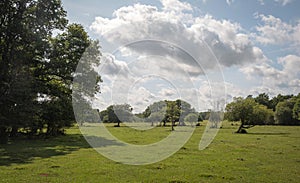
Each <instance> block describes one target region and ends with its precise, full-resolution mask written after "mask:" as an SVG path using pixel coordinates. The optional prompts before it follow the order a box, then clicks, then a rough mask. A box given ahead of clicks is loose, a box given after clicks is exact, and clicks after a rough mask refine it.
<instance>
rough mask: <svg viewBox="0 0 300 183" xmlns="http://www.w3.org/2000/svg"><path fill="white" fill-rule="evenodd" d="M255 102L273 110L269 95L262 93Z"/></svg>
mask: <svg viewBox="0 0 300 183" xmlns="http://www.w3.org/2000/svg"><path fill="white" fill-rule="evenodd" d="M254 100H255V102H257V103H259V104H261V105H264V106H266V107H267V108H269V109H270V108H272V106H271V104H270V100H269V95H268V94H266V93H261V94H259V95H258V96H257V97H255V99H254Z"/></svg>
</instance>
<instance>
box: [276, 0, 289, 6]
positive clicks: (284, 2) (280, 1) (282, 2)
mask: <svg viewBox="0 0 300 183" xmlns="http://www.w3.org/2000/svg"><path fill="white" fill-rule="evenodd" d="M275 1H276V2H278V3H280V4H281V5H282V6H285V5H287V4H289V3H291V2H293V0H275Z"/></svg>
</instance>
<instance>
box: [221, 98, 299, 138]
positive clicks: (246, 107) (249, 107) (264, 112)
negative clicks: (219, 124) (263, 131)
mask: <svg viewBox="0 0 300 183" xmlns="http://www.w3.org/2000/svg"><path fill="white" fill-rule="evenodd" d="M225 119H227V120H229V121H240V122H241V125H240V127H239V129H238V131H237V132H238V133H241V132H246V131H245V129H247V128H251V127H253V126H255V125H300V93H299V94H298V95H296V96H294V95H281V94H278V95H277V96H275V97H273V98H271V99H270V97H269V96H268V95H267V94H266V93H261V94H259V95H258V96H257V97H255V98H254V97H253V96H251V95H249V96H247V97H246V98H242V97H236V98H234V99H233V102H231V103H229V104H227V105H226V110H225Z"/></svg>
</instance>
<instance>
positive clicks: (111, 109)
mask: <svg viewBox="0 0 300 183" xmlns="http://www.w3.org/2000/svg"><path fill="white" fill-rule="evenodd" d="M133 117H134V116H133V114H132V107H131V106H130V105H129V104H118V105H110V106H108V107H107V108H106V110H103V111H101V112H100V118H101V120H102V122H107V123H117V125H116V127H120V123H121V122H130V121H132V120H133Z"/></svg>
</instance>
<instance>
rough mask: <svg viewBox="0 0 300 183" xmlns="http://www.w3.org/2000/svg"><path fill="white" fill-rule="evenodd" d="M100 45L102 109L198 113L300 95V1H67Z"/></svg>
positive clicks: (71, 12) (99, 102)
mask: <svg viewBox="0 0 300 183" xmlns="http://www.w3.org/2000/svg"><path fill="white" fill-rule="evenodd" d="M62 2H63V6H64V8H65V9H66V10H67V12H68V18H69V20H70V21H71V22H76V23H80V24H82V25H84V27H85V28H86V30H87V31H88V32H89V35H90V36H91V37H92V38H93V39H99V40H100V43H101V46H102V49H101V52H102V53H103V56H102V60H101V66H100V67H99V69H98V70H99V73H100V74H101V76H102V78H103V80H104V82H103V84H102V85H101V91H102V92H101V94H98V95H97V99H95V105H96V106H97V107H98V108H100V109H104V108H106V107H107V105H109V104H117V103H119V104H120V103H129V104H131V105H132V106H133V108H134V111H135V112H141V111H142V110H144V108H145V107H146V106H147V105H149V104H151V103H153V102H154V101H158V100H162V99H177V98H180V99H183V100H186V101H188V102H189V103H191V104H192V105H193V107H195V108H196V109H197V110H206V109H209V108H223V105H224V103H226V101H227V102H228V101H230V100H231V99H232V97H233V96H247V95H250V94H251V95H254V96H255V95H257V94H258V93H262V92H265V93H267V94H269V95H270V96H274V95H277V94H278V93H281V94H297V93H299V92H300V13H299V9H298V8H299V7H300V1H298V0H268V1H267V0H266V1H264V0H257V1H255V0H253V1H241V0H186V1H184V0H180V1H179V0H151V1H150V0H126V1H125V0H113V1H112V0H101V1H99V0H84V1H83V0H62Z"/></svg>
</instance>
